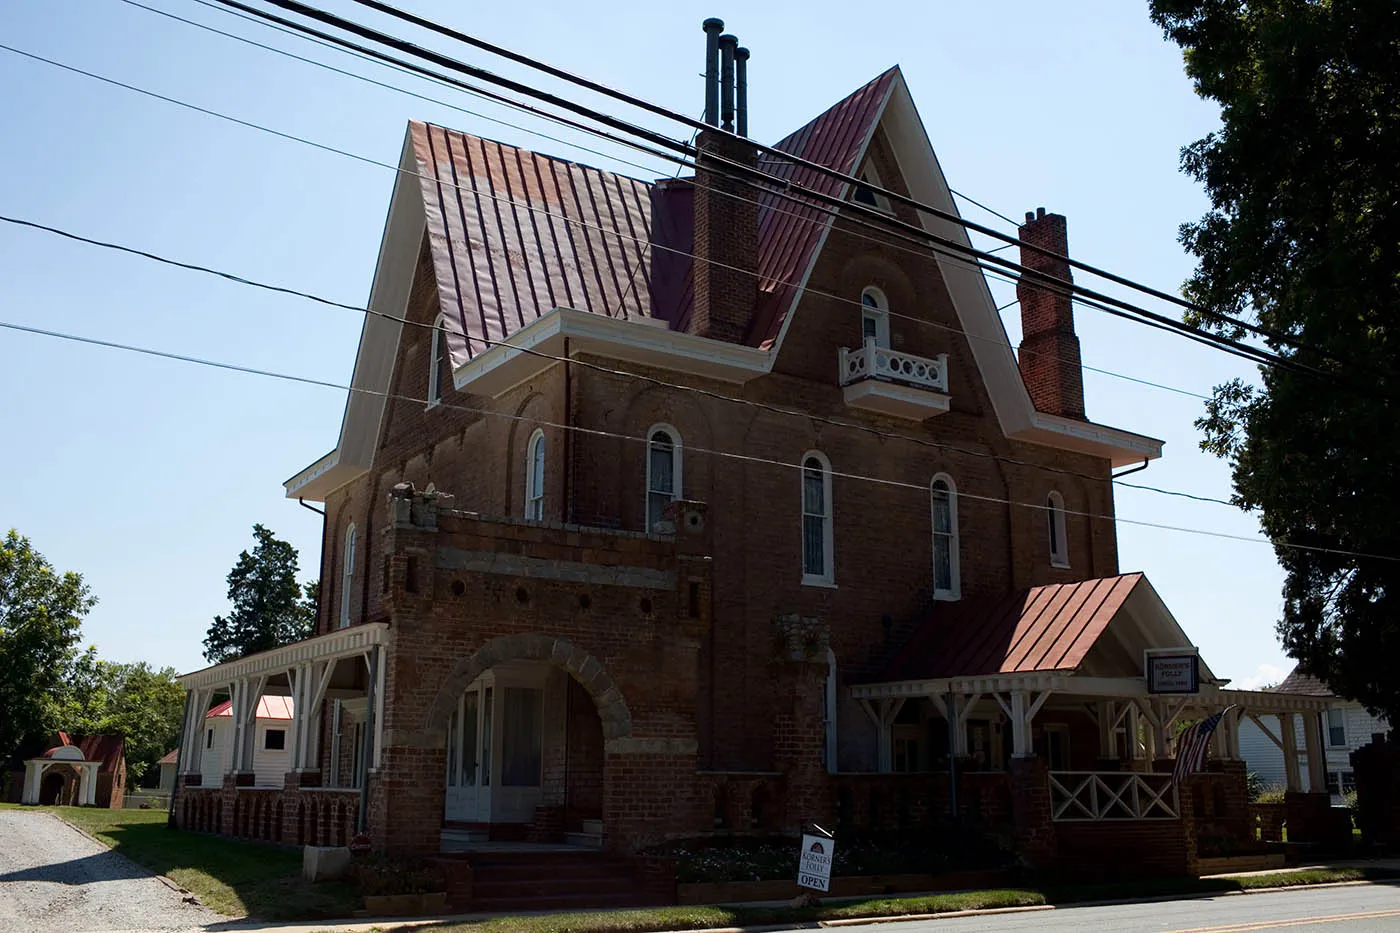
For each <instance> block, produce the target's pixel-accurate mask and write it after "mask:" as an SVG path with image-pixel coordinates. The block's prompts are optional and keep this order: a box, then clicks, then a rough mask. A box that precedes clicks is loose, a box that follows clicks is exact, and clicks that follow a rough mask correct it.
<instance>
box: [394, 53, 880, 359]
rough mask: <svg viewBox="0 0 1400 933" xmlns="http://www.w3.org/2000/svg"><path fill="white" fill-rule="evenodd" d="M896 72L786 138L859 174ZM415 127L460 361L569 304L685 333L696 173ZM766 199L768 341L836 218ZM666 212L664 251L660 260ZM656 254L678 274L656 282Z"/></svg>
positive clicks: (780, 168)
mask: <svg viewBox="0 0 1400 933" xmlns="http://www.w3.org/2000/svg"><path fill="white" fill-rule="evenodd" d="M896 73H897V69H895V68H891V69H890V70H888V71H886V72H885V73H884V74H882V75H880V76H879V77H877V78H875V79H874V80H873V81H871V82H869V83H868V84H866V85H865V86H864V87H862V88H860V89H859V90H857V91H855V92H854V93H853V94H851V95H850V96H848V97H846V98H845V99H844V100H842V101H840V102H839V103H837V104H836V105H835V106H833V107H831V108H830V109H828V110H827V111H826V112H825V113H823V114H821V116H819V117H817V118H816V119H815V120H813V121H812V122H810V123H808V124H807V125H806V126H804V127H802V128H801V129H799V130H798V131H797V132H795V133H793V134H792V135H790V136H788V137H787V138H786V139H783V140H782V141H781V142H779V143H778V144H777V146H776V148H778V149H780V150H782V151H783V152H787V153H791V154H793V155H798V156H801V157H802V158H804V159H807V160H809V161H813V162H817V163H820V164H822V165H827V166H830V167H831V168H834V169H837V170H838V171H841V172H847V173H850V172H854V171H855V170H856V169H857V168H858V167H859V166H858V165H857V160H858V159H859V158H860V154H861V152H862V150H863V149H864V147H865V144H866V141H867V140H868V139H869V138H870V134H871V132H872V131H873V129H874V125H875V121H876V120H877V119H878V117H879V114H880V111H881V108H882V107H883V105H884V102H885V100H886V98H887V97H888V96H889V92H890V88H891V86H892V85H893V82H894V78H895V75H896ZM409 137H410V140H411V142H412V146H413V152H414V156H415V158H416V160H417V163H418V172H419V174H420V175H421V176H422V181H421V186H422V193H423V206H424V210H425V213H426V217H427V225H428V240H429V244H430V246H431V249H432V256H433V271H434V274H435V276H436V278H437V286H438V293H439V297H440V299H441V303H442V310H443V313H444V314H445V315H446V316H447V317H448V319H449V320H450V321H452V322H454V323H455V324H456V325H457V327H449V328H448V330H449V336H448V344H449V347H450V349H451V352H452V359H453V363H454V365H461V364H462V363H464V362H466V361H467V360H469V359H471V358H472V357H473V356H475V355H476V354H478V353H480V352H481V351H482V350H484V349H486V348H487V347H488V346H490V344H491V343H492V342H495V341H499V340H501V339H503V338H504V337H507V336H509V335H510V334H513V333H515V332H516V331H518V330H520V329H522V328H524V327H525V326H527V325H528V324H530V322H532V321H534V320H535V319H537V318H539V317H540V316H541V315H543V314H545V313H547V312H548V311H550V310H551V309H553V308H555V307H558V306H564V307H570V308H575V309H577V310H580V311H590V312H593V313H596V314H606V315H608V316H609V317H621V318H635V317H658V318H662V319H664V320H667V321H668V322H669V323H670V325H671V327H672V329H675V330H684V329H685V327H686V324H687V322H688V320H689V318H690V312H691V307H692V305H693V303H694V292H693V263H692V262H691V261H690V260H689V259H688V258H686V257H685V256H684V255H682V253H688V252H690V251H691V249H692V248H693V230H692V223H693V208H692V204H691V200H690V197H689V192H688V191H687V190H686V189H687V187H688V184H687V180H685V179H681V180H679V182H676V181H671V180H667V181H666V182H665V183H663V184H661V185H655V186H654V185H651V184H649V183H647V182H643V181H638V180H636V179H633V178H628V177H626V176H623V175H618V174H615V173H612V172H605V171H601V170H599V169H595V168H590V167H588V166H585V165H579V164H577V163H574V162H567V161H564V160H562V159H556V158H552V157H550V156H546V155H540V154H539V153H535V152H530V151H529V150H526V149H519V148H517V147H515V146H508V145H505V144H504V143H499V142H495V141H492V140H488V139H482V138H480V137H477V136H471V135H468V134H466V133H461V132H458V131H456V130H449V129H446V128H444V127H440V126H436V125H433V124H428V123H422V122H418V121H413V122H412V123H410V124H409ZM759 167H760V168H761V169H762V170H763V171H765V172H767V173H768V174H770V175H772V176H773V177H774V178H776V179H780V180H782V181H787V182H791V183H792V184H797V185H803V186H806V187H808V188H811V189H814V190H817V191H821V192H823V193H826V194H831V195H840V194H841V193H842V192H841V187H842V183H841V182H839V181H837V180H835V179H832V178H829V177H827V176H825V175H822V174H821V173H819V172H816V171H814V170H812V169H806V168H800V167H798V166H796V165H795V164H794V163H792V162H790V161H787V160H784V159H783V158H782V157H781V156H772V155H765V156H763V157H762V158H760V160H759ZM758 197H759V212H758V214H759V216H758V271H759V299H758V306H757V308H756V309H755V313H754V318H753V322H752V324H751V326H750V331H749V338H748V341H747V342H748V343H749V344H751V345H753V346H759V347H765V348H766V347H770V346H772V345H773V343H774V341H775V340H776V339H777V337H778V335H779V333H780V332H781V331H782V326H783V321H784V320H785V319H786V318H787V315H788V313H789V311H790V310H791V308H792V306H793V303H794V299H795V298H796V297H797V293H798V290H799V289H798V284H799V283H801V282H802V281H804V280H805V278H806V275H807V271H808V269H809V267H810V266H811V264H812V261H813V260H814V259H815V257H816V252H817V246H818V244H819V243H820V242H821V239H822V236H823V234H824V233H825V231H826V229H827V228H828V226H829V225H830V223H831V219H830V217H829V216H828V215H827V214H826V213H824V212H823V211H821V210H819V209H818V208H816V207H806V206H803V205H801V204H798V203H795V202H793V201H792V200H790V199H788V198H785V197H783V196H781V195H780V194H779V193H778V192H776V191H772V190H768V191H765V192H764V193H762V194H760V195H759V196H758ZM654 211H655V213H654ZM654 220H655V223H656V224H657V228H658V229H657V237H658V242H659V243H660V244H661V245H662V247H664V248H663V249H660V250H658V251H657V254H656V256H655V257H654V256H653V250H652V248H651V243H652V235H653V229H652V225H653V221H654ZM654 259H655V262H656V266H657V270H656V272H657V274H658V275H663V276H664V277H665V281H653V270H652V264H653V260H654ZM459 335H460V336H459Z"/></svg>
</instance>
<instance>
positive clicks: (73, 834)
mask: <svg viewBox="0 0 1400 933" xmlns="http://www.w3.org/2000/svg"><path fill="white" fill-rule="evenodd" d="M184 896H185V895H182V894H181V893H180V892H179V891H177V890H175V889H173V888H171V887H170V886H169V885H168V884H167V883H166V882H164V881H162V880H161V879H159V878H157V877H155V876H154V875H152V874H151V873H150V872H148V871H147V870H146V869H144V868H142V867H141V866H139V865H137V864H135V863H134V862H132V861H131V860H129V859H127V858H125V857H124V856H121V855H117V854H116V853H115V852H112V851H111V850H109V849H108V848H107V847H106V846H104V845H102V844H101V843H98V842H94V841H93V840H92V839H89V838H88V837H87V836H85V835H83V834H82V833H80V832H78V831H77V830H76V829H74V828H73V827H71V826H69V825H68V824H67V823H65V822H63V821H62V820H60V819H59V818H58V817H56V816H54V815H53V814H51V813H44V812H42V811H39V810H0V930H3V931H6V933H8V931H11V930H14V931H21V930H22V931H25V933H99V931H108V930H151V931H157V930H198V929H201V928H203V927H204V926H205V924H212V923H218V922H220V921H221V920H223V918H222V917H220V916H219V915H218V914H216V913H214V912H213V911H212V910H209V909H208V908H205V907H199V906H196V905H194V904H187V903H185V902H184V900H183V897H184Z"/></svg>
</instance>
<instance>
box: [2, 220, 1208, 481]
mask: <svg viewBox="0 0 1400 933" xmlns="http://www.w3.org/2000/svg"><path fill="white" fill-rule="evenodd" d="M0 222H4V223H10V224H15V225H17V226H22V227H27V228H30V229H33V230H42V231H45V232H47V233H51V234H54V235H56V236H61V237H64V238H66V239H69V240H74V241H77V242H80V243H85V244H88V245H90V246H96V247H100V248H103V249H110V250H116V251H118V252H122V253H128V254H130V255H134V256H139V257H142V258H144V259H149V260H153V261H155V262H158V263H163V264H166V265H170V266H175V267H177V268H181V269H188V270H191V271H194V272H201V273H204V274H206V275H213V276H217V277H218V278H221V279H225V280H227V281H230V282H235V283H237V284H239V285H246V286H250V287H252V288H259V289H263V290H266V291H271V292H276V293H278V294H283V295H292V296H295V297H297V298H304V299H306V300H308V301H312V302H316V303H317V304H322V305H327V306H329V307H332V308H340V309H344V310H346V311H354V312H357V313H359V314H362V315H364V314H367V315H373V316H375V317H380V318H384V319H386V320H390V321H394V322H396V323H399V324H408V325H410V326H413V327H419V328H423V329H426V330H432V329H433V328H434V326H435V325H434V324H432V323H424V322H421V321H413V320H410V319H408V318H407V317H401V316H399V315H395V314H390V313H388V312H385V311H378V310H375V309H373V308H369V307H363V306H358V305H351V304H347V303H345V302H341V301H336V300H334V299H331V298H326V297H323V296H321V295H317V294H314V293H311V292H304V291H298V290H296V289H292V288H286V287H284V286H281V285H271V284H268V283H265V282H259V281H257V280H255V279H249V278H246V277H244V276H241V275H235V274H233V273H230V272H224V271H221V270H218V269H212V268H209V267H207V266H200V265H196V264H193V263H188V262H181V261H179V260H174V259H169V258H166V257H164V256H160V255H157V254H156V253H152V252H148V251H146V250H142V249H136V248H134V247H131V246H126V245H123V244H120V243H112V242H108V241H104V240H97V239H94V238H91V237H86V236H82V235H81V234H77V233H73V232H71V231H68V230H63V229H60V228H58V227H52V226H49V225H47V224H41V223H38V222H35V221H32V220H24V219H21V218H16V217H9V216H6V215H3V214H0ZM483 342H484V343H486V344H487V345H488V346H504V347H510V348H511V349H512V350H514V351H516V352H517V353H523V354H527V355H530V356H534V357H538V358H540V359H546V360H550V361H552V362H555V363H563V364H564V365H566V366H576V367H582V368H584V369H588V370H592V371H594V372H598V373H602V374H605V375H609V376H618V377H621V378H624V379H634V380H640V381H643V382H647V383H650V384H652V385H656V386H659V387H662V388H667V389H674V390H677V391H684V392H690V393H692V394H695V395H700V396H704V397H706V398H711V399H714V400H716V401H722V402H728V403H731V404H736V405H742V406H745V407H748V408H754V409H757V410H760V411H766V412H769V413H772V414H779V415H786V416H789V417H795V418H800V419H802V420H805V421H809V422H815V423H818V424H825V425H829V426H831V427H836V428H843V429H848V430H854V431H860V432H862V433H866V434H870V435H872V436H874V437H878V438H880V439H881V440H894V441H904V442H907V443H911V444H914V445H916V446H920V447H927V448H930V449H934V450H938V451H941V452H948V453H954V454H959V455H962V456H967V457H976V458H979V459H985V460H992V461H995V462H997V463H1005V464H1008V465H1010V466H1018V467H1025V468H1028V469H1034V470H1041V471H1045V472H1050V473H1056V474H1060V475H1064V476H1071V477H1074V478H1076V479H1084V480H1088V481H1090V482H1095V483H1100V482H1103V481H1104V480H1105V479H1111V477H1106V476H1102V475H1096V474H1093V473H1083V472H1080V471H1078V470H1069V469H1065V468H1062V467H1053V466H1044V465H1041V464H1037V463H1032V462H1030V461H1027V460H1020V459H1017V458H1015V457H1003V456H1000V455H998V454H993V453H989V452H986V451H981V450H976V449H972V448H967V447H960V446H958V445H956V444H947V443H942V442H939V441H932V440H928V439H926V438H921V437H915V436H912V435H908V434H903V433H900V432H898V431H886V430H882V429H880V428H876V427H872V426H870V425H865V424H860V423H859V422H853V421H845V420H842V419H839V418H828V417H825V416H823V415H818V414H815V413H812V412H807V411H800V410H797V409H792V408H785V407H783V406H781V405H773V404H770V403H766V402H759V401H755V400H753V399H744V398H736V397H734V396H731V395H725V394H723V393H721V392H715V391H712V390H710V389H704V388H700V387H698V386H691V385H683V384H680V383H675V382H670V381H667V380H665V379H660V378H657V377H655V376H647V375H642V374H639V373H635V372H631V371H628V370H621V369H615V368H613V367H610V366H604V365H602V364H599V363H591V362H588V361H586V360H576V359H572V358H570V357H566V356H559V355H556V354H552V353H546V352H544V351H542V350H537V349H535V348H533V347H521V346H517V345H516V344H512V343H510V342H509V341H508V340H489V339H485V338H483ZM1115 482H1118V483H1119V485H1122V486H1126V487H1129V488H1132V489H1141V490H1145V491H1148V492H1155V493H1158V494H1160V495H1165V496H1175V497H1178V498H1182V499H1193V500H1195V501H1198V502H1210V503H1214V504H1218V505H1226V506H1232V507H1234V503H1232V502H1229V501H1227V500H1225V499H1217V498H1213V497H1210V496H1199V495H1196V494H1194V493H1188V492H1181V491H1180V490H1175V489H1163V488H1160V487H1157V486H1148V485H1143V484H1138V483H1127V482H1122V481H1118V480H1115Z"/></svg>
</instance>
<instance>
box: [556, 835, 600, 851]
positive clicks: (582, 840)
mask: <svg viewBox="0 0 1400 933" xmlns="http://www.w3.org/2000/svg"><path fill="white" fill-rule="evenodd" d="M564 843H565V844H566V845H571V846H579V847H580V848H583V849H601V848H602V847H603V834H602V833H586V832H585V833H565V834H564Z"/></svg>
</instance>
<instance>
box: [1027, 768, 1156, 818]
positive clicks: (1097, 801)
mask: <svg viewBox="0 0 1400 933" xmlns="http://www.w3.org/2000/svg"><path fill="white" fill-rule="evenodd" d="M1178 812H1179V811H1178V807H1177V797H1176V788H1175V787H1174V786H1172V779H1171V775H1170V774H1139V773H1137V772H1134V771H1052V772H1051V773H1050V818H1051V819H1052V820H1055V821H1057V822H1067V821H1071V820H1174V819H1176V818H1177V814H1178Z"/></svg>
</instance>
